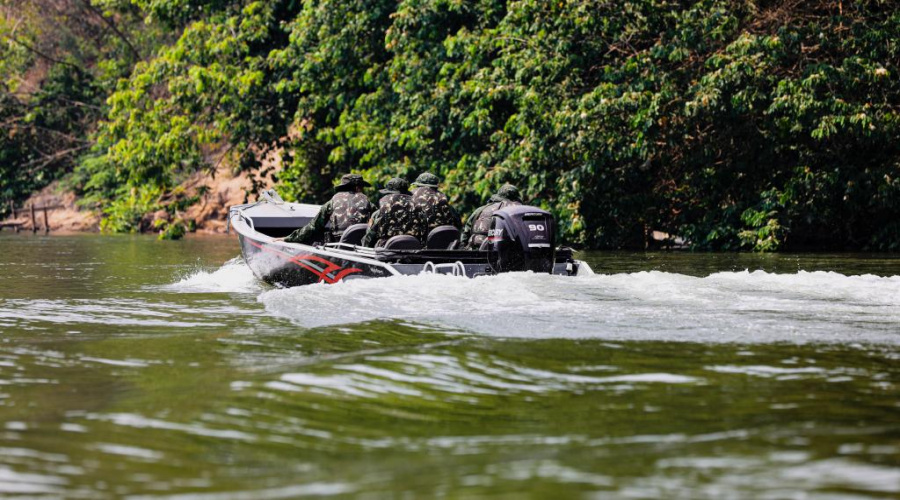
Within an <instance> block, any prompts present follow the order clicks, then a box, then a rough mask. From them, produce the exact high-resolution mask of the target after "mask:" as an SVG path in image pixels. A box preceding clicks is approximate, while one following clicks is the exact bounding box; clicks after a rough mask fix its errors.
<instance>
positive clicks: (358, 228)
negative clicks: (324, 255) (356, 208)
mask: <svg viewBox="0 0 900 500" xmlns="http://www.w3.org/2000/svg"><path fill="white" fill-rule="evenodd" d="M368 229H369V225H368V224H353V225H352V226H350V227H348V228H347V229H344V232H343V233H341V243H346V244H348V245H362V240H363V237H365V235H366V230H368Z"/></svg>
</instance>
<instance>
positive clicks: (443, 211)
mask: <svg viewBox="0 0 900 500" xmlns="http://www.w3.org/2000/svg"><path fill="white" fill-rule="evenodd" d="M438 182H440V179H438V178H437V176H436V175H434V174H429V173H424V174H422V175H420V176H419V177H417V178H416V182H415V183H414V184H415V185H416V186H418V187H417V188H416V190H415V191H413V193H412V200H413V203H414V204H415V205H416V206H417V207H419V209H421V210H422V211H423V212H425V219H426V220H427V222H428V229H427V231H425V234H426V235H427V234H428V233H430V232H431V230H432V229H434V228H436V227H438V226H453V227H455V228H456V229H459V228H460V226H462V223H461V222H460V220H459V214H458V213H456V210H454V209H453V207H452V206H450V201H449V200H448V199H447V195H445V194H444V193H442V192H440V191H438V190H437V187H438Z"/></svg>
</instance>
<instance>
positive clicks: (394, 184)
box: [379, 177, 409, 194]
mask: <svg viewBox="0 0 900 500" xmlns="http://www.w3.org/2000/svg"><path fill="white" fill-rule="evenodd" d="M379 192H380V193H381V194H395V193H398V194H409V183H408V182H406V179H401V178H399V177H394V178H393V179H391V180H389V181H387V184H385V185H384V189H382V190H381V191H379Z"/></svg>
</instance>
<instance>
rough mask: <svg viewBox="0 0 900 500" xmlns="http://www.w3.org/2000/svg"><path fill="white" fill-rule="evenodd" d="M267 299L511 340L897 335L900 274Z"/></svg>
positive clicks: (381, 289)
mask: <svg viewBox="0 0 900 500" xmlns="http://www.w3.org/2000/svg"><path fill="white" fill-rule="evenodd" d="M259 301H260V302H262V303H263V304H264V305H265V307H266V309H267V310H268V311H269V312H270V313H273V314H275V315H279V316H282V317H286V318H289V319H290V320H292V321H294V322H295V323H297V324H300V325H302V326H305V327H316V326H324V325H334V324H346V323H357V322H363V321H370V320H378V319H404V320H411V321H416V322H423V323H431V324H437V325H442V326H449V327H453V328H461V329H464V330H468V331H472V332H476V333H481V334H486V335H493V336H505V337H533V338H543V337H560V338H585V337H590V338H609V339H635V340H637V339H656V340H684V341H703V342H710V341H713V342H714V341H723V342H734V341H738V342H775V341H790V342H803V341H825V342H831V341H835V342H836V341H841V342H846V341H866V342H879V343H897V342H900V276H893V277H878V276H872V275H865V276H844V275H842V274H838V273H832V272H803V271H801V272H799V273H796V274H770V273H766V272H763V271H755V272H752V273H751V272H746V271H745V272H736V273H735V272H723V273H716V274H713V275H710V276H707V277H702V278H698V277H692V276H685V275H681V274H673V273H664V272H658V271H651V272H640V273H631V274H612V275H602V274H600V275H593V276H584V277H577V278H568V277H561V276H550V275H537V274H531V273H511V274H504V275H500V276H491V277H481V278H475V279H466V278H456V277H451V276H445V275H419V276H403V277H393V278H388V279H372V280H353V281H348V282H345V283H340V284H337V285H325V284H317V285H310V286H303V287H297V288H291V289H284V290H271V291H266V292H264V293H262V294H260V295H259Z"/></svg>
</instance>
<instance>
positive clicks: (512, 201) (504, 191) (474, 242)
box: [459, 184, 522, 250]
mask: <svg viewBox="0 0 900 500" xmlns="http://www.w3.org/2000/svg"><path fill="white" fill-rule="evenodd" d="M521 204H522V199H521V197H520V196H519V190H518V189H516V187H515V186H513V185H511V184H504V185H503V187H501V188H500V190H499V191H497V194H495V195H494V196H491V199H490V200H488V204H487V205H484V206H483V207H481V208H478V209H476V210H475V211H474V212H472V215H470V216H469V218H468V219H467V220H466V227H464V228H463V232H462V236H461V237H460V240H459V242H460V247H464V248H468V249H469V250H478V249H479V248H480V247H481V244H482V243H483V242H484V241H485V240H486V239H487V237H488V230H489V229H490V228H491V217H492V216H493V215H494V212H496V211H497V210H500V209H501V208H506V207H509V206H513V205H521Z"/></svg>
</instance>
